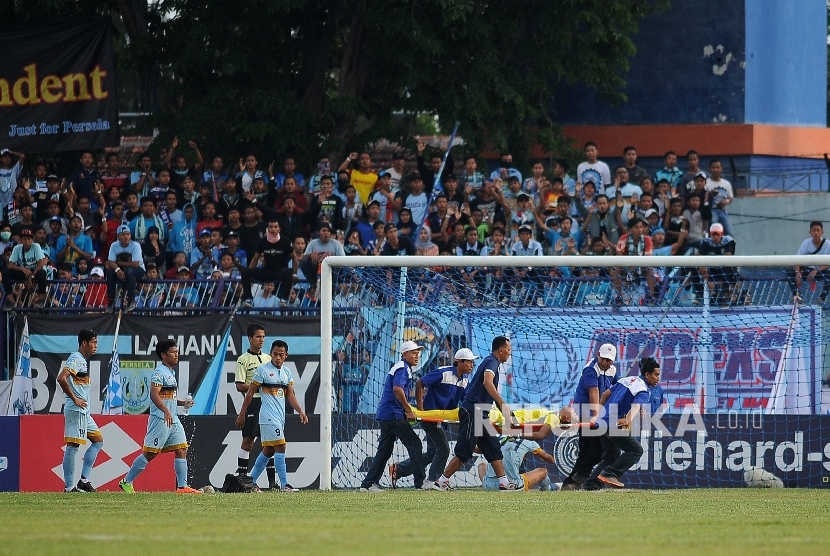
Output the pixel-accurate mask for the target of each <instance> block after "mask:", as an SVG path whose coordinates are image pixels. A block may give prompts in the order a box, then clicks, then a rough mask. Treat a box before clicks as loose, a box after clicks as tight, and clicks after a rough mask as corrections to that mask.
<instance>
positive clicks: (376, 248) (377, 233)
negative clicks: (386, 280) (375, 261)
mask: <svg viewBox="0 0 830 556" xmlns="http://www.w3.org/2000/svg"><path fill="white" fill-rule="evenodd" d="M385 229H386V224H384V223H383V221H382V220H378V221H377V222H375V225H374V226H372V239H370V240H369V241H368V242H367V243H366V254H367V255H375V256H378V255H380V250H381V249H383V244H384V243H386V234H385V233H384V230H385Z"/></svg>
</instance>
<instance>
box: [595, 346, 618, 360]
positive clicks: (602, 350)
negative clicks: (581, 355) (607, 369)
mask: <svg viewBox="0 0 830 556" xmlns="http://www.w3.org/2000/svg"><path fill="white" fill-rule="evenodd" d="M599 356H600V357H602V358H603V359H610V360H611V361H614V360H615V359H617V348H615V347H614V346H613V345H612V344H602V345H601V346H599Z"/></svg>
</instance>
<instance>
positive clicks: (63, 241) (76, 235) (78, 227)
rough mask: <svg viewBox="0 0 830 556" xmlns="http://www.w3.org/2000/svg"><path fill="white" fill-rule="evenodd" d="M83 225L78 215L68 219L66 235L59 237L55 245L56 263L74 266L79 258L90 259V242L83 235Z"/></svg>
mask: <svg viewBox="0 0 830 556" xmlns="http://www.w3.org/2000/svg"><path fill="white" fill-rule="evenodd" d="M83 225H84V224H83V220H82V219H81V217H80V216H78V215H75V216H73V217H72V218H70V219H69V231H68V233H67V234H66V235H65V236H61V237H60V238H59V239H58V241H57V244H56V245H55V250H56V251H57V257H58V262H67V263H71V264H73V265H74V264H75V262H76V261H77V260H78V259H80V258H83V259H87V260H88V259H91V258H92V240H90V239H89V237H88V236H86V235H85V234H84V233H83Z"/></svg>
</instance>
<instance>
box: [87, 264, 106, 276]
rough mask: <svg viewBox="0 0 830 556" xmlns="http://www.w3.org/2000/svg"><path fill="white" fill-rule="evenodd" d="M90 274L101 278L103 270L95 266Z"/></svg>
mask: <svg viewBox="0 0 830 556" xmlns="http://www.w3.org/2000/svg"><path fill="white" fill-rule="evenodd" d="M90 274H91V275H92V276H103V275H104V269H103V268H101V267H100V266H96V267H95V268H93V269H92V272H90Z"/></svg>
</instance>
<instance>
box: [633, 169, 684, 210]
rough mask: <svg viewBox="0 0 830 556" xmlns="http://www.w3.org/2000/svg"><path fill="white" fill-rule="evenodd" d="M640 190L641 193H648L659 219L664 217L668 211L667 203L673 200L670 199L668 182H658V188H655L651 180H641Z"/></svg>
mask: <svg viewBox="0 0 830 556" xmlns="http://www.w3.org/2000/svg"><path fill="white" fill-rule="evenodd" d="M640 188H641V189H642V190H643V193H649V194H650V195H651V196H652V198H653V199H654V205H655V206H656V207H657V211H658V212H659V213H660V218H663V217H664V216H666V211H668V210H669V203H670V202H671V200H672V199H674V198H675V197H671V191H670V190H671V188H670V187H669V182H668V180H660V187H657V188H655V187H654V182H652V181H651V178H643V181H642V184H641V185H640ZM680 198H682V197H680Z"/></svg>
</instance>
